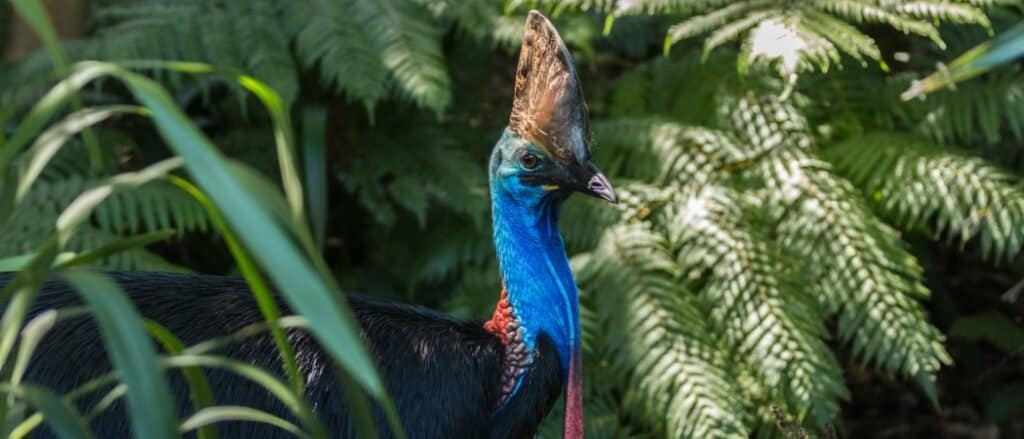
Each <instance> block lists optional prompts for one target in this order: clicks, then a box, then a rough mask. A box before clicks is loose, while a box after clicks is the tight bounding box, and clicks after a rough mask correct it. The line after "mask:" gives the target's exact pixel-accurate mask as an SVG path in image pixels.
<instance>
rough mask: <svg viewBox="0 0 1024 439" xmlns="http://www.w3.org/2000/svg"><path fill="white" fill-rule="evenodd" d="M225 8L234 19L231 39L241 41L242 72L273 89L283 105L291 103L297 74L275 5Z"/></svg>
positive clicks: (257, 3) (263, 3)
mask: <svg viewBox="0 0 1024 439" xmlns="http://www.w3.org/2000/svg"><path fill="white" fill-rule="evenodd" d="M228 5H230V7H229V10H230V11H232V15H233V16H234V17H235V21H234V26H233V29H234V34H235V37H234V38H235V39H236V40H240V41H241V49H242V52H243V53H244V58H245V71H246V72H248V73H249V74H251V75H252V76H253V77H255V78H256V79H259V80H260V81H262V82H264V83H266V84H268V85H270V86H271V87H273V88H274V91H276V92H277V93H278V94H279V95H280V96H281V100H282V101H284V102H285V103H291V102H293V101H294V100H295V98H296V97H297V96H298V94H299V78H298V71H297V69H296V67H295V64H294V62H293V61H292V55H291V51H290V48H289V40H288V37H287V35H286V34H285V32H284V31H283V30H282V28H281V25H280V24H279V23H278V19H277V11H275V9H274V5H273V4H272V3H270V2H266V1H249V2H244V3H237V2H229V3H228Z"/></svg>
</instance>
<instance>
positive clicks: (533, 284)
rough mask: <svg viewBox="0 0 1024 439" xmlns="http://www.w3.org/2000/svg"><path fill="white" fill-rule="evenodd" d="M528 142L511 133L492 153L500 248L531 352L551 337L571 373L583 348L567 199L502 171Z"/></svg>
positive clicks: (496, 242) (507, 286) (508, 286)
mask: <svg viewBox="0 0 1024 439" xmlns="http://www.w3.org/2000/svg"><path fill="white" fill-rule="evenodd" d="M523 142H524V141H523V140H521V139H519V138H518V137H517V136H515V135H514V134H512V133H511V132H510V131H509V130H505V133H504V135H503V136H502V138H501V140H499V141H498V144H497V145H496V146H495V148H494V152H493V153H492V154H491V166H490V170H491V172H490V186H491V209H492V219H493V230H494V247H495V250H496V251H497V257H498V264H499V266H500V268H501V277H502V280H503V282H504V284H505V290H506V292H507V295H508V300H509V302H510V304H511V305H512V309H513V310H514V313H515V315H516V317H517V318H518V320H519V325H520V327H522V328H523V329H524V339H523V341H524V343H525V344H526V347H527V350H528V351H530V352H532V351H533V350H534V349H535V346H536V341H537V337H538V336H539V335H540V334H546V335H547V336H548V337H550V338H551V341H552V342H553V343H554V345H555V347H556V348H557V350H558V357H559V361H560V363H561V365H562V371H563V372H567V371H568V370H569V360H570V356H571V355H572V353H573V352H575V351H576V350H577V349H578V348H579V346H580V341H579V340H580V323H579V297H578V295H577V291H576V282H575V280H574V279H573V275H572V270H571V269H570V267H569V259H568V257H567V256H566V254H565V245H564V243H563V241H562V235H561V234H560V233H559V231H558V211H559V207H560V206H561V204H562V201H564V200H565V198H566V196H567V194H564V193H560V192H558V191H555V190H551V189H546V188H544V187H541V186H530V185H526V184H523V183H522V182H521V181H520V179H519V175H518V174H516V173H514V172H508V171H507V170H505V167H499V165H501V162H502V157H503V154H506V155H505V157H507V152H508V151H510V150H511V149H512V148H513V147H515V146H516V144H517V143H518V144H520V145H521V144H522V143H523ZM516 387H517V389H516V390H518V384H517V386H516ZM514 393H515V391H513V395H514Z"/></svg>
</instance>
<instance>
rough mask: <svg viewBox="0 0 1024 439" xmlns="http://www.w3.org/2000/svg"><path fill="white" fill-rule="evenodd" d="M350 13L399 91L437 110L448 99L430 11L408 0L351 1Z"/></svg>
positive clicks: (437, 40)
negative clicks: (375, 49) (359, 25)
mask: <svg viewBox="0 0 1024 439" xmlns="http://www.w3.org/2000/svg"><path fill="white" fill-rule="evenodd" d="M346 5H347V6H348V9H349V12H350V13H351V14H352V16H353V18H355V19H356V20H357V21H358V22H359V23H361V28H362V30H363V32H366V33H367V35H368V37H369V39H370V40H371V41H372V42H373V43H374V47H375V48H377V50H379V51H380V56H381V59H382V61H383V63H384V65H385V66H387V68H388V70H389V71H390V72H391V75H392V76H393V77H394V80H395V83H396V85H397V87H398V89H399V90H400V91H401V92H402V94H403V95H404V96H406V97H408V98H409V99H411V100H412V101H413V102H415V103H416V104H417V105H420V106H423V107H426V108H431V109H433V110H434V111H436V112H438V113H440V112H441V111H443V110H444V108H445V107H446V106H447V105H448V103H449V102H450V101H451V89H450V88H451V84H450V82H451V80H450V79H449V77H448V72H447V71H446V70H445V65H444V57H443V55H442V53H441V35H440V32H439V31H438V29H437V28H436V27H435V25H434V23H433V22H432V21H431V20H430V14H429V13H427V11H426V10H424V9H423V8H422V6H420V5H418V4H415V3H413V2H412V1H411V0H351V1H350V2H348V3H347V4H346Z"/></svg>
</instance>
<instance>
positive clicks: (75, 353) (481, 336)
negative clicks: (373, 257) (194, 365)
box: [0, 273, 563, 438]
mask: <svg viewBox="0 0 1024 439" xmlns="http://www.w3.org/2000/svg"><path fill="white" fill-rule="evenodd" d="M110 275H111V276H112V277H113V279H114V280H115V281H117V283H118V284H119V285H120V286H121V288H122V289H123V290H124V291H126V292H127V293H128V294H129V296H130V298H131V299H132V302H133V303H134V305H135V307H136V308H137V309H138V311H139V313H140V314H142V315H143V316H144V317H146V318H150V319H153V320H154V321H156V322H157V323H160V324H161V325H163V326H165V327H166V328H167V329H168V330H170V331H171V332H173V333H174V334H175V335H176V336H178V337H179V338H180V339H181V340H182V341H183V342H184V343H185V344H186V345H192V344H195V343H199V342H202V341H205V340H209V339H212V338H215V337H221V336H224V335H227V334H230V333H233V332H235V331H237V330H239V329H241V328H243V327H245V326H248V325H251V324H254V323H259V322H261V321H262V320H263V317H262V315H261V314H260V312H259V309H258V308H257V306H256V303H255V301H254V300H253V298H252V293H251V292H250V291H249V288H248V286H247V285H246V283H245V281H244V280H241V279H237V278H231V277H222V276H193V275H180V274H160V273H111V274H110ZM9 280H10V275H7V274H0V285H3V284H6V283H7V282H8V281H9ZM349 303H350V305H351V306H352V309H353V311H354V312H355V315H356V318H357V319H358V320H359V322H360V324H361V326H362V329H363V338H364V340H365V341H366V342H367V344H368V345H369V346H370V348H371V350H372V352H373V355H374V357H375V360H376V361H377V365H378V367H379V369H380V372H381V376H382V377H383V379H384V381H385V383H386V386H387V388H388V391H389V393H390V394H391V396H392V399H393V402H394V404H395V407H396V409H397V411H398V413H399V416H400V419H401V420H402V424H403V427H404V428H405V430H406V431H407V432H409V433H410V437H414V438H416V437H423V438H462V437H466V438H477V437H500V438H505V437H507V438H519V437H529V436H530V435H531V434H532V433H533V430H534V429H536V426H537V424H538V423H539V422H540V420H541V419H542V418H543V417H544V415H545V414H547V412H548V410H549V409H550V407H551V404H553V403H554V401H555V399H556V398H557V397H558V394H559V392H560V391H561V389H562V382H563V378H562V376H561V373H560V368H559V367H558V366H557V356H556V355H557V353H556V351H555V348H554V346H553V345H552V344H551V343H550V342H547V341H542V342H541V343H539V344H538V350H537V354H536V363H535V365H536V367H533V368H531V369H530V372H529V373H527V374H526V376H525V379H524V380H523V384H522V386H521V388H520V389H519V395H520V396H523V397H522V398H514V399H512V400H510V401H509V403H508V405H507V406H505V407H503V408H502V411H501V416H491V415H492V413H494V412H495V410H496V409H497V407H498V404H499V399H498V398H499V396H500V395H499V392H498V389H500V385H499V383H500V380H501V373H502V366H503V363H504V360H503V358H504V345H503V344H502V343H501V340H500V339H499V338H498V337H497V336H495V334H493V333H492V332H489V331H488V330H486V329H484V327H483V324H482V323H481V322H471V321H461V320H457V319H453V318H451V317H449V316H446V315H444V314H441V313H438V312H435V311H431V310H429V309H425V308H419V307H412V306H407V305H402V304H397V303H393V302H383V301H378V300H372V299H367V298H363V297H359V296H350V297H349ZM77 304H80V301H79V299H78V298H77V295H76V293H75V292H74V291H72V290H70V289H69V287H67V286H66V285H65V284H63V283H62V282H59V281H51V282H47V283H46V285H45V286H44V287H43V289H42V291H41V292H40V296H39V300H38V302H37V309H40V310H41V309H47V308H64V307H67V306H72V305H77ZM281 305H282V307H285V304H284V303H283V302H281ZM285 309H286V310H287V308H285ZM289 339H290V341H291V343H292V344H293V345H294V347H295V351H296V353H297V355H296V358H297V360H298V364H299V369H300V372H301V375H302V376H303V378H304V379H305V388H306V391H307V398H308V400H309V402H310V404H311V405H312V406H313V408H314V410H315V411H316V412H317V413H318V415H319V416H320V418H321V419H322V420H323V422H324V423H325V426H326V427H327V429H328V431H330V432H331V433H332V434H334V435H337V436H336V437H356V436H355V431H353V430H352V428H353V427H352V425H350V423H349V422H348V419H349V413H348V410H347V408H346V407H345V405H344V401H345V398H344V397H343V396H342V393H341V392H342V388H341V387H340V386H339V385H338V383H337V382H336V381H335V373H334V370H333V369H332V365H331V361H330V358H329V356H328V355H327V354H326V353H324V352H322V351H321V350H320V349H319V347H318V346H317V343H316V341H315V340H314V339H313V337H312V336H311V335H309V334H308V333H306V332H304V331H300V330H293V331H292V332H291V333H290V334H289ZM102 347H103V343H102V341H101V340H100V339H99V334H98V333H97V331H96V328H95V325H94V324H93V323H92V320H91V319H90V318H88V317H86V316H82V317H77V318H73V319H71V320H68V321H65V322H62V323H60V324H58V325H56V326H55V327H54V329H53V330H51V331H50V333H49V334H48V335H47V336H46V338H45V339H44V341H43V343H41V345H40V346H39V348H38V350H37V352H36V354H35V356H34V360H33V362H32V363H31V365H30V367H29V368H28V375H27V376H26V381H27V382H30V383H37V384H43V385H46V386H47V387H50V388H52V389H54V390H55V391H57V392H59V393H65V392H68V391H70V390H72V389H74V388H75V387H77V386H79V385H81V384H84V383H85V382H87V381H89V380H91V379H94V378H97V377H99V376H100V375H102V374H104V373H105V372H107V371H109V370H110V366H109V363H108V361H107V359H106V353H105V352H104V350H103V349H102ZM216 353H217V354H218V355H224V356H228V357H231V358H235V359H239V360H242V361H244V362H246V363H250V364H253V365H256V366H260V367H263V368H266V369H268V370H271V371H278V372H280V370H281V368H280V366H279V365H280V360H279V358H280V357H279V356H278V355H277V352H276V346H275V344H274V342H273V340H272V339H271V337H270V336H269V335H267V334H266V333H261V334H260V335H256V336H253V337H249V338H247V339H245V340H243V341H241V342H238V343H232V344H230V345H228V346H226V347H224V348H223V349H220V350H218V351H217V352H216ZM207 373H208V375H209V376H208V379H209V382H210V385H211V388H212V391H213V395H214V396H215V401H216V404H217V405H244V406H250V407H254V408H258V409H261V410H265V411H268V412H270V413H274V414H277V415H279V416H281V417H284V418H285V419H292V417H291V416H289V412H288V410H287V409H286V408H285V407H284V406H282V405H281V404H280V403H279V402H278V401H277V399H276V398H275V397H273V396H272V395H270V394H269V393H267V392H266V391H265V390H263V389H262V388H261V387H260V386H258V385H256V384H254V383H252V382H250V381H246V380H244V379H241V378H239V377H237V376H233V375H230V374H228V373H226V372H221V371H217V370H209V371H208V372H207ZM169 379H170V381H171V384H172V391H173V392H174V394H175V399H176V400H177V403H178V405H179V407H180V411H181V414H182V415H184V414H186V413H190V412H192V411H193V409H192V405H191V404H192V403H191V401H190V399H189V392H188V388H187V387H186V385H185V382H184V380H183V379H182V378H181V377H180V374H179V373H176V372H172V373H169ZM103 393H104V392H99V393H98V394H96V395H97V396H96V397H92V398H84V399H83V400H82V401H81V405H80V409H81V410H82V412H83V413H85V412H88V410H89V409H90V408H91V407H92V405H93V404H94V403H95V402H96V401H97V400H98V397H99V396H100V395H102V394H103ZM488 402H489V403H488ZM423 407H430V410H423ZM375 415H376V418H377V419H376V421H377V422H376V424H377V429H378V431H380V432H387V427H386V424H385V422H384V419H383V418H382V416H381V415H380V414H379V413H376V414H375ZM292 421H293V422H294V419H292ZM90 426H91V427H92V428H93V429H94V431H96V433H97V435H98V437H125V436H126V435H127V434H128V428H129V423H128V418H127V416H126V414H125V413H124V411H123V406H122V405H120V404H118V405H116V406H114V407H112V408H111V409H109V410H108V411H106V412H105V413H104V414H103V415H102V416H100V417H99V418H97V419H96V420H94V421H93V422H92V423H91V425H90ZM219 428H220V431H221V436H222V437H226V438H255V437H259V438H272V437H290V436H289V435H288V434H287V433H285V432H284V431H283V430H279V429H277V428H275V427H271V426H268V425H265V424H257V423H249V422H229V423H224V424H220V427H219Z"/></svg>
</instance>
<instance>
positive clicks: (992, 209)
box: [826, 133, 1024, 261]
mask: <svg viewBox="0 0 1024 439" xmlns="http://www.w3.org/2000/svg"><path fill="white" fill-rule="evenodd" d="M826 157H828V158H829V159H830V160H832V161H833V162H834V163H835V165H836V169H837V171H838V172H839V173H841V174H843V175H844V176H847V177H849V178H850V179H851V180H852V181H853V182H854V183H855V184H856V185H857V186H859V187H861V188H862V189H863V190H864V194H865V196H866V197H867V198H868V199H869V200H871V201H872V202H873V205H875V206H876V207H877V208H878V210H879V211H880V212H881V213H882V214H883V215H884V216H885V217H886V218H887V219H889V220H890V221H892V222H893V223H894V224H897V225H899V226H900V227H902V228H906V229H915V228H918V229H925V230H928V229H931V230H934V232H933V233H934V234H935V235H936V236H937V237H938V236H943V235H944V236H946V237H948V238H949V239H950V240H957V241H959V242H961V244H965V243H967V242H968V241H970V240H971V239H974V238H975V237H976V238H977V239H978V243H979V245H980V246H981V252H982V254H983V255H984V256H985V257H987V258H989V259H991V260H1002V261H1006V260H1010V259H1012V258H1013V257H1014V256H1015V255H1017V254H1018V253H1020V250H1021V246H1022V245H1024V231H1021V230H1020V227H1019V225H1020V224H1022V223H1024V192H1022V191H1021V190H1020V189H1019V188H1018V187H1017V185H1016V184H1015V183H1016V182H1015V180H1016V179H1015V178H1014V177H1013V176H1011V175H1010V174H1008V173H1007V172H1005V171H1003V170H1000V169H998V168H996V167H995V166H993V165H991V164H989V163H987V162H985V161H984V160H981V159H978V158H974V157H969V156H966V155H964V154H963V153H961V152H958V151H956V150H953V149H951V148H948V147H943V146H941V145H936V144H934V143H931V142H929V141H927V140H924V139H921V138H919V137H916V136H912V135H907V134H900V133H871V134H867V135H865V136H863V137H856V138H852V139H849V140H847V141H845V142H843V143H842V144H839V145H836V146H834V147H832V148H830V149H829V150H828V154H827V155H826Z"/></svg>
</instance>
